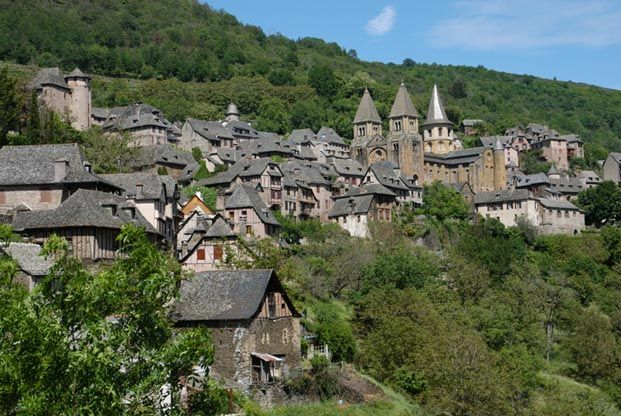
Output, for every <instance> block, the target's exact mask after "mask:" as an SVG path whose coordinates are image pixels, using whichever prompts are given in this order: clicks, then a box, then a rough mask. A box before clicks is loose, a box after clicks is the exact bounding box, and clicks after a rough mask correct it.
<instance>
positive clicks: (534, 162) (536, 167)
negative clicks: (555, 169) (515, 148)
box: [520, 149, 551, 175]
mask: <svg viewBox="0 0 621 416" xmlns="http://www.w3.org/2000/svg"><path fill="white" fill-rule="evenodd" d="M550 166H551V164H550V163H549V162H546V161H545V159H544V158H543V155H542V152H541V150H535V149H529V150H526V151H524V152H520V169H521V170H522V172H524V173H525V174H526V175H532V174H535V173H547V172H548V171H549V170H550Z"/></svg>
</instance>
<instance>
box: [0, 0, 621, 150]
mask: <svg viewBox="0 0 621 416" xmlns="http://www.w3.org/2000/svg"><path fill="white" fill-rule="evenodd" d="M0 60H4V61H7V62H11V63H18V64H26V65H36V66H39V67H49V66H60V67H62V68H63V69H65V70H71V69H73V67H75V66H78V67H80V68H81V69H82V70H83V71H85V72H87V73H90V74H95V75H105V76H108V77H115V78H116V79H115V80H113V81H110V80H104V79H96V81H95V83H94V99H95V103H94V104H95V105H99V106H113V105H123V104H127V103H129V102H132V101H145V102H149V103H151V104H153V105H156V106H159V107H161V108H162V109H163V110H164V111H165V113H166V114H167V115H168V116H169V118H171V119H172V120H175V119H183V118H185V117H188V116H192V117H201V118H219V117H222V112H223V111H224V109H225V106H226V104H228V102H229V101H234V102H236V104H237V105H238V106H239V109H240V111H241V112H242V113H243V114H244V115H245V116H246V118H248V119H250V120H254V121H255V122H256V123H258V125H259V127H261V128H266V129H268V128H269V129H271V130H275V131H278V132H281V133H284V132H287V131H288V130H290V129H291V128H299V127H311V128H314V129H317V128H318V127H319V126H320V125H321V124H329V125H332V126H334V127H335V128H336V129H337V131H338V132H339V133H340V134H341V135H343V136H344V137H350V136H351V131H350V130H351V124H350V123H351V120H352V119H353V115H354V113H355V109H356V106H357V104H358V101H359V97H360V95H361V92H362V89H363V88H364V86H365V85H367V86H369V88H370V90H371V93H372V95H373V97H374V99H375V101H376V104H377V107H378V110H379V112H380V115H381V116H383V117H385V116H386V115H387V114H388V112H389V109H390V105H391V104H392V100H393V99H394V95H395V93H396V90H397V88H398V85H399V83H400V81H401V80H404V81H405V82H406V84H407V86H408V88H409V90H410V93H411V94H412V98H413V101H414V104H415V105H416V107H417V109H418V110H419V112H421V113H424V112H425V111H426V108H427V102H428V99H429V94H430V90H431V87H432V85H433V83H437V84H438V85H439V87H440V91H441V93H442V95H443V97H444V101H445V104H446V106H447V112H448V113H449V117H451V118H452V120H453V121H454V122H456V123H459V122H460V121H461V120H462V119H463V118H482V119H484V120H486V121H488V122H489V123H491V131H493V132H501V131H503V130H504V129H505V128H506V127H510V126H513V125H516V124H518V123H528V122H539V123H544V124H548V125H550V127H552V128H555V129H557V130H559V131H560V132H561V133H568V132H573V133H577V134H579V135H581V136H582V137H583V138H584V139H585V140H586V141H587V143H588V145H587V150H590V151H591V152H592V154H593V156H594V157H597V158H602V157H603V156H604V154H605V151H604V149H607V150H616V151H619V150H621V139H620V138H619V137H620V136H621V92H620V91H616V90H608V89H604V88H599V87H594V86H589V85H584V84H577V83H572V82H557V81H552V80H544V79H540V78H536V77H533V76H529V75H512V74H507V73H502V72H497V71H490V70H487V69H485V68H483V67H477V68H472V67H463V66H443V65H435V64H422V63H416V62H415V61H416V57H415V56H412V57H410V58H407V59H405V60H404V61H403V63H401V64H392V63H389V64H382V63H369V62H363V61H360V60H358V59H357V58H356V53H355V51H353V50H350V51H345V50H344V49H343V48H341V47H340V46H339V45H337V44H335V43H327V42H324V41H323V40H320V39H315V38H303V39H298V40H291V39H287V38H285V37H284V36H281V35H277V34H276V35H270V36H266V35H265V33H264V32H263V31H262V30H261V29H260V28H258V27H255V26H250V25H242V24H241V23H239V22H238V21H237V19H236V18H235V17H234V16H231V15H230V14H227V13H224V12H220V11H214V10H212V9H211V8H210V7H209V6H208V5H206V4H205V5H204V4H200V3H199V2H197V1H195V0H163V1H158V2H152V1H146V0H103V1H89V0H65V1H60V0H46V1H43V0H26V1H20V2H15V1H11V0H0ZM131 78H137V79H142V80H150V81H145V82H138V81H133V80H131ZM156 80H157V81H156Z"/></svg>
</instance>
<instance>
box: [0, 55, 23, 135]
mask: <svg viewBox="0 0 621 416" xmlns="http://www.w3.org/2000/svg"><path fill="white" fill-rule="evenodd" d="M0 91H2V94H0V146H4V145H5V144H7V143H8V141H7V140H8V139H7V135H8V133H9V132H10V131H15V132H17V131H19V115H20V111H21V104H20V101H19V96H18V94H17V87H16V81H15V79H13V78H12V77H10V76H9V71H8V69H7V68H6V67H3V68H0Z"/></svg>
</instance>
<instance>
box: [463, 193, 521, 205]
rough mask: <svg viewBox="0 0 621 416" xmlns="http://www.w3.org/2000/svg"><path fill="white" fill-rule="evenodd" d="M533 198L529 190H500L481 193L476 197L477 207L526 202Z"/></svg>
mask: <svg viewBox="0 0 621 416" xmlns="http://www.w3.org/2000/svg"><path fill="white" fill-rule="evenodd" d="M530 198H531V194H530V192H529V191H528V190H527V189H500V190H497V191H490V192H479V193H477V194H476V195H475V196H474V203H475V205H481V204H490V203H495V202H511V201H525V200H527V199H530Z"/></svg>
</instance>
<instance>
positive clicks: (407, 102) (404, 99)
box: [390, 81, 418, 117]
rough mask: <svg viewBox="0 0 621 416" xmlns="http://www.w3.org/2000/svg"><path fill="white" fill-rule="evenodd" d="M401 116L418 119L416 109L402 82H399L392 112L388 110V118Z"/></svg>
mask: <svg viewBox="0 0 621 416" xmlns="http://www.w3.org/2000/svg"><path fill="white" fill-rule="evenodd" d="M402 116H410V117H418V111H416V107H414V104H412V98H411V97H410V94H409V93H408V90H407V88H405V84H404V83H403V81H401V86H400V87H399V91H397V96H396V97H395V102H394V103H393V104H392V110H390V117H402Z"/></svg>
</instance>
